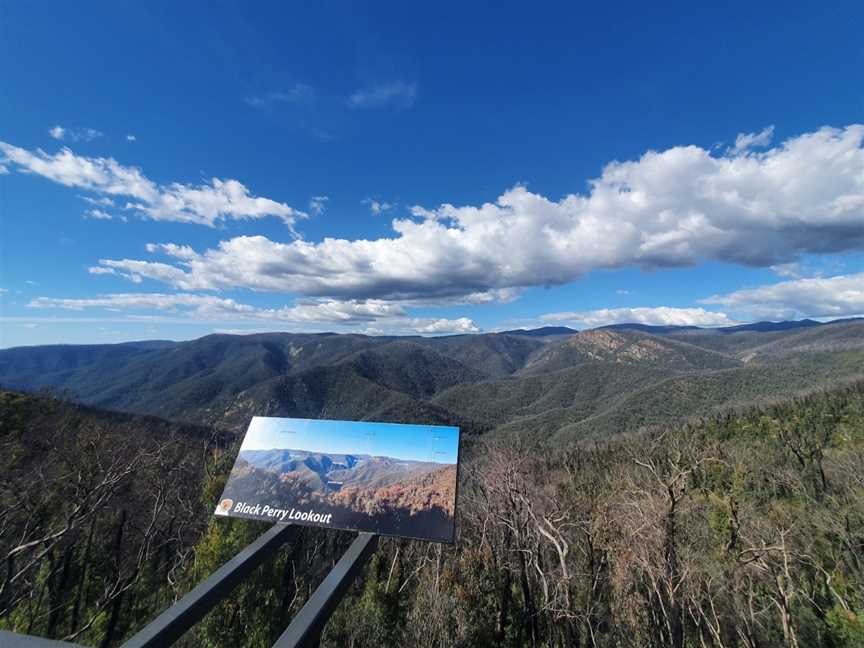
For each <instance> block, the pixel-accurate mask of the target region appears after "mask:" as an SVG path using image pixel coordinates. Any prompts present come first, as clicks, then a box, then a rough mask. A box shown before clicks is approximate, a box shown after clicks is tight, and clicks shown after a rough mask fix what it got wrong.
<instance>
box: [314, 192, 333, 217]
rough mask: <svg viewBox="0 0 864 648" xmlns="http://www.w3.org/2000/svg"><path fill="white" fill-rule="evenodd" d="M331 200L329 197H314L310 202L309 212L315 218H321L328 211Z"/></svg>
mask: <svg viewBox="0 0 864 648" xmlns="http://www.w3.org/2000/svg"><path fill="white" fill-rule="evenodd" d="M329 200H330V197H329V196H312V198H310V200H309V211H310V212H311V213H312V214H314V215H315V216H320V215H321V214H323V213H324V210H325V209H327V203H328V202H329Z"/></svg>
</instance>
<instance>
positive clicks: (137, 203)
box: [0, 142, 306, 232]
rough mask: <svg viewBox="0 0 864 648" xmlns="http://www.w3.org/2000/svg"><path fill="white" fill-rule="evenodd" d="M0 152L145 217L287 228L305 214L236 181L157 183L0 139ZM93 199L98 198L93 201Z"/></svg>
mask: <svg viewBox="0 0 864 648" xmlns="http://www.w3.org/2000/svg"><path fill="white" fill-rule="evenodd" d="M0 153H2V154H3V155H4V156H5V160H4V161H5V162H6V163H12V164H14V165H16V166H17V168H18V170H19V171H21V172H24V173H34V174H36V175H40V176H42V177H44V178H47V179H48V180H52V181H54V182H57V183H59V184H62V185H66V186H67V187H76V188H78V189H85V190H88V191H91V192H93V193H94V194H97V196H99V197H100V198H104V197H113V198H114V199H117V198H125V199H126V200H127V202H126V203H125V205H123V208H124V209H126V210H131V211H134V212H137V213H139V214H141V215H142V216H144V217H145V218H150V219H152V220H161V221H178V222H185V223H196V224H200V225H209V226H211V227H213V226H215V225H217V224H218V223H220V222H221V221H224V220H244V219H258V218H265V217H275V218H279V219H281V220H282V221H283V222H284V223H285V224H286V225H288V226H289V228H292V232H293V225H294V223H295V222H296V221H297V220H298V219H300V218H304V217H305V216H306V213H305V212H302V211H298V210H295V209H293V208H291V207H289V206H288V205H286V204H284V203H280V202H276V201H274V200H271V199H269V198H261V197H257V196H253V195H250V193H249V190H248V189H247V188H246V187H245V186H244V185H243V184H242V183H241V182H239V181H237V180H230V179H229V180H220V179H219V178H212V179H211V180H210V182H209V183H206V184H202V185H197V186H196V185H189V184H181V183H179V182H173V183H171V184H167V185H158V184H156V183H154V182H153V181H151V180H149V179H148V178H147V177H146V176H144V174H143V173H142V172H141V170H140V169H137V168H135V167H127V166H123V165H121V164H120V163H118V162H117V161H116V160H114V159H113V158H89V157H83V156H79V155H76V154H75V153H73V152H72V151H71V150H69V149H68V148H63V149H62V150H61V151H59V152H58V153H55V154H54V155H50V154H48V153H45V152H44V151H42V150H39V149H37V150H36V151H28V150H26V149H22V148H19V147H17V146H12V145H11V144H7V143H5V142H0ZM94 200H98V199H94Z"/></svg>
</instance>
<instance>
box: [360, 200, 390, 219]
mask: <svg viewBox="0 0 864 648" xmlns="http://www.w3.org/2000/svg"><path fill="white" fill-rule="evenodd" d="M360 202H362V203H363V204H364V205H369V211H370V212H372V213H373V214H375V215H376V216H377V215H378V214H380V213H382V212H385V211H390V210H391V209H393V207H395V205H394V204H392V203H389V202H384V201H383V200H374V199H372V198H366V199H365V200H361V201H360Z"/></svg>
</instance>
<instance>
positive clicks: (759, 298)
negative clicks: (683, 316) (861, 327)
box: [701, 272, 864, 320]
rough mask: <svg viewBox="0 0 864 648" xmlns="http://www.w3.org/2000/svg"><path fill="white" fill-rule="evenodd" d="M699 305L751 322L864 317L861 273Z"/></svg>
mask: <svg viewBox="0 0 864 648" xmlns="http://www.w3.org/2000/svg"><path fill="white" fill-rule="evenodd" d="M701 301H702V303H704V304H719V305H721V306H724V307H726V308H728V309H730V310H733V311H734V312H740V313H743V314H747V315H749V316H750V317H751V318H752V319H772V320H785V319H800V318H802V317H851V316H857V315H858V314H860V313H864V272H862V273H858V274H849V275H838V276H835V277H817V278H810V279H795V280H792V281H782V282H780V283H776V284H770V285H765V286H758V287H756V288H749V289H746V290H736V291H735V292H732V293H729V294H727V295H714V296H712V297H709V298H707V299H703V300H701Z"/></svg>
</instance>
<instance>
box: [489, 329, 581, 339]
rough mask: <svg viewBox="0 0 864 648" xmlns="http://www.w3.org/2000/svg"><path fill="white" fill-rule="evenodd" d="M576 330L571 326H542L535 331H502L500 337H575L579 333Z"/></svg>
mask: <svg viewBox="0 0 864 648" xmlns="http://www.w3.org/2000/svg"><path fill="white" fill-rule="evenodd" d="M578 332H579V331H577V330H576V329H572V328H570V327H569V326H541V327H540V328H534V329H512V330H510V331H501V333H500V335H524V336H525V337H547V336H550V335H573V334H574V333H578Z"/></svg>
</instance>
